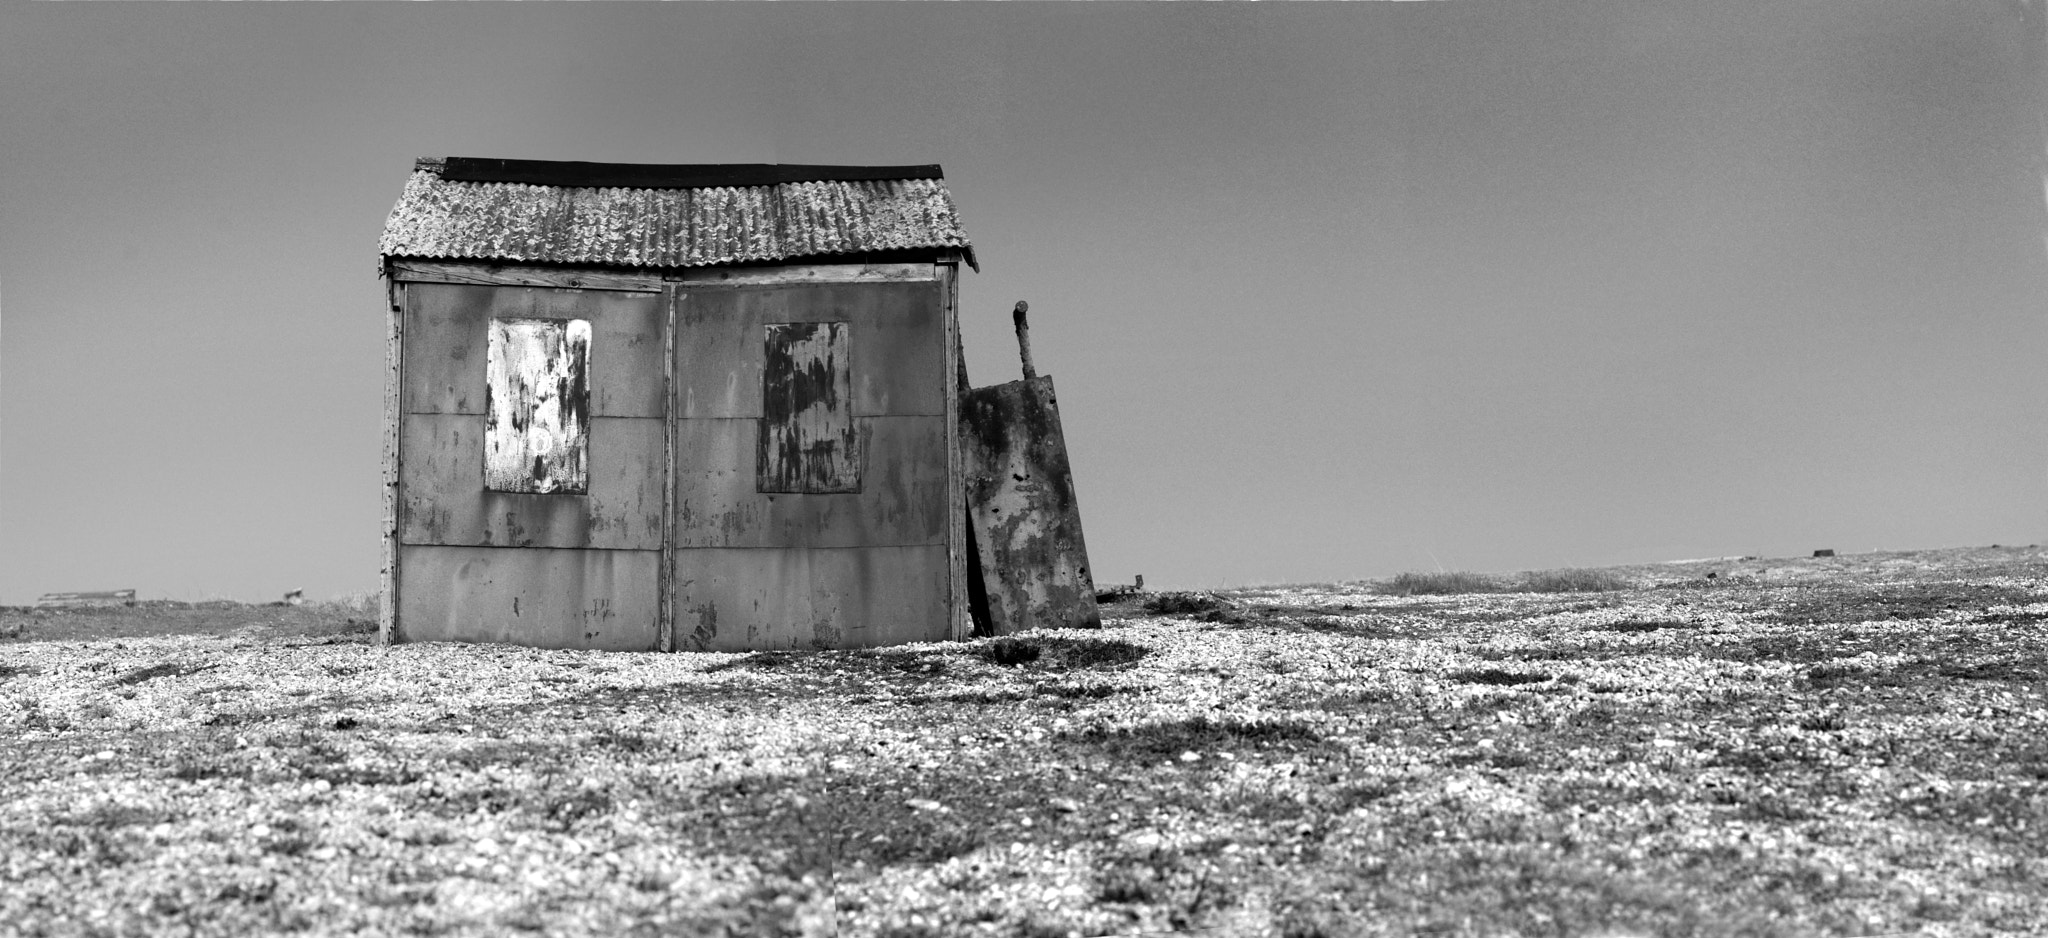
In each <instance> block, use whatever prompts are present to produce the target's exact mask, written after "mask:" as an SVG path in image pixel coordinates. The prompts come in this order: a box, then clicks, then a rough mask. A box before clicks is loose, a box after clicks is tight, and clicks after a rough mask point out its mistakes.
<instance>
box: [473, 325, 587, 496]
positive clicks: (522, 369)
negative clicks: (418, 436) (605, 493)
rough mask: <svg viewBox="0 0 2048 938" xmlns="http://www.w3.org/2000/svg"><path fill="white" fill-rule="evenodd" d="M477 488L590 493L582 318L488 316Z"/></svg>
mask: <svg viewBox="0 0 2048 938" xmlns="http://www.w3.org/2000/svg"><path fill="white" fill-rule="evenodd" d="M489 356H490V357H489V363H488V365H487V367H486V370H487V372H488V375H489V377H488V380H487V382H486V388H485V395H486V400H485V408H484V415H485V416H484V488H485V489H487V490H489V491H493V492H520V493H530V494H535V495H547V494H566V495H583V494H586V493H588V492H589V491H590V467H589V460H590V321H589V320H587V319H493V320H491V329H490V353H489Z"/></svg>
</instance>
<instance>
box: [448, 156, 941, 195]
mask: <svg viewBox="0 0 2048 938" xmlns="http://www.w3.org/2000/svg"><path fill="white" fill-rule="evenodd" d="M413 165H414V168H415V169H418V170H426V171H429V172H437V173H439V174H440V176H441V178H442V179H445V180H448V181H450V182H516V183H525V184H527V185H534V186H564V187H569V188H577V189H716V188H725V187H733V188H739V187H745V186H773V185H780V184H782V183H791V182H847V181H861V180H881V179H944V178H945V176H946V174H945V171H944V170H943V169H940V168H939V165H938V164H937V163H928V164H925V165H922V166H807V165H800V164H795V163H683V164H657V163H584V162H573V161H560V160H500V159H484V158H479V157H467V156H451V157H447V158H446V159H432V158H428V159H422V160H419V161H418V162H416V163H414V164H413Z"/></svg>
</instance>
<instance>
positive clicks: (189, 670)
mask: <svg viewBox="0 0 2048 938" xmlns="http://www.w3.org/2000/svg"><path fill="white" fill-rule="evenodd" d="M217 667H219V665H213V664H208V665H186V664H178V663H176V662H171V661H166V662H164V663H162V664H153V665H150V666H148V667H146V668H136V669H135V670H133V671H130V672H128V673H126V674H123V675H121V676H120V677H117V678H115V679H114V680H113V683H114V684H116V685H128V684H140V683H142V682H144V681H153V680H155V679H157V678H160V677H182V676H184V675H187V674H196V673H198V672H200V671H210V670H212V669H214V668H217Z"/></svg>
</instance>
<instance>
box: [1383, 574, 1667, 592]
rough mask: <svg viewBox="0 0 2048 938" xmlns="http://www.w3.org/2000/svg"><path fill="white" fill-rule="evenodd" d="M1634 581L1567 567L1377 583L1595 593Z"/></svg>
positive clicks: (1401, 587)
mask: <svg viewBox="0 0 2048 938" xmlns="http://www.w3.org/2000/svg"><path fill="white" fill-rule="evenodd" d="M1633 588H1634V584H1633V583H1630V582H1629V581H1628V580H1627V579H1626V578H1624V577H1623V576H1621V575H1620V574H1618V573H1615V572H1613V571H1611V570H1592V569H1581V568H1569V569H1564V570H1538V571H1535V572H1533V573H1525V574H1522V575H1521V576H1520V577H1518V578H1507V577H1498V576H1489V575H1487V574H1484V573H1468V572H1465V571H1463V570H1448V571H1445V570H1440V571H1437V572H1436V573H1403V574H1399V575H1397V576H1395V577H1394V578H1393V579H1391V580H1387V581H1385V582H1382V583H1380V584H1379V585H1378V587H1377V589H1376V591H1377V592H1379V593H1381V594H1383V595H1387V596H1457V595H1462V594H1466V593H1596V592H1609V591H1613V590H1625V589H1633Z"/></svg>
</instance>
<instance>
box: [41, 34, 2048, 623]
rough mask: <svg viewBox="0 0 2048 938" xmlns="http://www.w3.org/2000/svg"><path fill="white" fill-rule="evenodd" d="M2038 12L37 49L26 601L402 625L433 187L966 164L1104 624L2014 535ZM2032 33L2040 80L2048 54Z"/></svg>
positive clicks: (966, 214)
mask: <svg viewBox="0 0 2048 938" xmlns="http://www.w3.org/2000/svg"><path fill="white" fill-rule="evenodd" d="M2029 41H2030V40H2029V38H2028V36H2027V35H2026V33H2025V31H2024V30H2022V29H2021V27H2020V21H2019V15H2018V6H2017V4H2016V3H2013V2H1982V3H1961V4H1928V3H1923V2H1865V0H1856V2H1818V3H1796V4H1793V3H1771V4H1747V3H1706V4H1701V3H1688V4H1656V3H1652V4H1644V3H1613V4H1607V3H1601V4H1586V3H1571V4H1526V5H1524V4H1492V3H1460V4H1343V5H1305V6H1285V7H1279V6H1256V7H1253V6H1214V5H1199V6H1192V5H1190V6H1180V5H1123V6H1102V5H1072V6H1068V5H1023V6H1014V5H993V6H981V5H950V4H931V5H925V4H887V5H870V4H860V5H850V6H818V5H805V6H787V5H773V6H769V5H738V6H732V5H695V4H687V5H674V6H671V5H658V6H656V5H618V6H602V5H600V6H590V5H580V4H579V5H560V6H553V5H550V6H525V7H499V6H490V7H486V6H477V5H466V4H465V5H363V6H358V5H325V4H317V5H316V4H308V5H300V4H284V5H274V6H272V5H265V6H244V5H221V6H194V5H180V4H174V5H161V6H156V5H67V4H38V5H21V4H9V5H6V6H4V7H0V153H4V154H5V157H6V162H5V164H4V165H0V219H4V223H0V303H4V306H0V317H4V319H0V434H4V436H0V602H6V603H17V602H25V601H29V600H32V599H33V598H34V597H35V595H36V594H38V593H40V592H43V591H47V590H62V589H97V588H116V587H135V588H138V589H140V590H142V592H143V594H144V595H145V596H172V597H178V598H200V597H203V596H207V595H224V596H230V597H234V598H244V599H269V598H274V597H275V596H276V595H277V594H279V593H281V592H282V591H284V590H285V589H288V588H292V587H303V588H305V589H306V590H307V592H308V594H309V595H313V596H316V597H318V596H325V595H330V594H334V593H338V592H343V591H349V590H363V589H370V588H373V587H374V586H375V583H376V563H377V522H378V516H379V511H380V501H379V489H378V470H377V467H378V457H379V448H378V447H379V443H380V432H379V426H380V421H381V418H382V410H381V408H382V383H381V382H382V378H383V354H384V350H383V333H382V324H383V313H382V305H381V304H382V296H381V290H380V286H379V283H378V281H377V280H376V278H375V263H376V241H377V234H378V231H379V230H380V229H381V226H382V223H383V219H384V216H385V214H386V213H387V212H388V211H389V210H390V208H391V205H392V203H393V202H394V201H395V200H396V199H397V197H398V193H399V189H400V187H401V186H402V185H403V183H404V181H405V177H406V174H407V172H408V171H409V169H410V167H411V161H412V160H413V158H415V157H418V156H447V155H456V156H494V157H512V158H524V159H573V160H592V161H611V162H652V163H687V162H786V163H877V164H905V163H925V162H938V163H942V164H944V166H945V168H946V172H947V178H948V181H949V184H950V186H951V187H952V190H953V193H954V197H955V199H956V201H957V203H958V205H959V208H960V211H961V214H962V217H963V219H964V221H965V224H966V226H967V230H968V233H969V235H970V236H971V237H972V238H973V239H974V241H975V244H976V248H977V251H978V253H979V254H980V256H981V258H982V259H983V262H984V273H982V274H980V275H969V276H967V277H966V278H965V282H964V284H963V286H962V291H961V293H962V302H963V306H964V307H965V313H964V326H963V328H964V330H965V336H966V346H967V349H966V350H967V359H968V366H969V369H970V371H971V373H972V376H973V378H974V380H975V383H977V384H989V383H995V382H997V381H1001V380H1008V379H1011V378H1014V377H1015V376H1016V374H1017V359H1016V354H1015V344H1014V342H1013V340H1012V337H1011V335H1010V330H1009V323H1008V316H1007V312H1008V310H1009V308H1010V306H1011V305H1012V304H1013V303H1014V302H1015V301H1016V300H1018V299H1026V300H1029V301H1030V302H1031V306H1032V311H1033V322H1034V327H1035V328H1034V332H1033V340H1034V342H1033V344H1034V352H1035V357H1036V359H1037V363H1038V366H1039V369H1040V370H1041V371H1042V372H1044V373H1047V374H1050V375H1052V376H1053V377H1054V378H1055V379H1056V381H1057V382H1058V386H1059V390H1060V403H1061V407H1062V410H1063V413H1064V416H1065V418H1066V431H1067V438H1068V443H1069V446H1070V448H1071V450H1072V455H1073V460H1074V466H1075V471H1076V475H1077V483H1078V488H1079V493H1080V498H1081V507H1082V513H1083V518H1084V521H1085V522H1086V525H1087V532H1088V539H1089V547H1090V549H1091V553H1092V554H1093V560H1094V564H1095V568H1096V572H1097V576H1098V579H1100V580H1102V581H1104V582H1111V581H1127V580H1128V579H1129V578H1130V576H1131V575H1132V574H1134V573H1143V574H1145V575H1146V578H1147V582H1148V584H1151V585H1181V586H1215V585H1219V584H1223V583H1226V582H1227V583H1230V584H1238V583H1244V582H1256V581H1274V580H1305V579H1331V578H1349V577H1360V576H1378V575H1387V574H1391V573H1394V572H1398V571H1400V570H1408V569H1426V568H1430V567H1432V566H1434V565H1436V564H1437V563H1439V562H1440V563H1441V564H1442V565H1444V566H1445V567H1451V568H1463V569H1479V570H1485V569H1517V568H1530V567H1549V566H1564V565H1584V564H1601V563H1613V562H1629V561H1643V560H1658V559H1671V558H1679V557H1697V556H1713V555H1724V554H1737V553H1752V554H1765V555H1773V554H1791V553H1804V552H1807V551H1809V550H1811V549H1813V548H1816V547H1830V548H1835V549H1837V550H1841V551H1844V552H1847V551H1860V550H1870V549H1884V548H1912V547H1938V546H1950V545H1962V544H1985V543H1992V542H2000V543H2027V542H2033V541H2039V540H2043V539H2044V533H2048V532H2044V527H2048V512H2044V509H2048V487H2044V484H2043V483H2044V481H2048V479H2044V477H2043V469H2042V467H2043V466H2048V458H2044V457H2048V433H2044V428H2048V422H2044V420H2043V419H2042V417H2041V416H2040V413H2041V402H2042V401H2043V400H2044V391H2048V369H2044V368H2042V367H2041V366H2040V364H2039V362H2040V360H2041V357H2042V351H2043V347H2044V344H2043V339H2044V338H2048V335H2044V321H2043V316H2042V312H2043V310H2044V305H2048V277H2044V274H2048V261H2044V253H2043V241H2042V237H2043V215H2044V211H2043V206H2042V183H2041V179H2040V177H2039V175H2038V171H2037V169H2036V161H2037V160H2038V159H2039V158H2040V154H2041V144H2042V141H2041V140H2040V129H2039V128H2040V124H2039V122H2038V118H2037V115H2038V113H2039V112H2040V110H2041V108H2042V107H2043V106H2044V104H2048V101H2044V99H2043V95H2042V94H2041V91H2040V89H2041V87H2042V85H2041V82H2040V79H2039V76H2038V75H2034V74H2032V73H2031V72H2029V70H2028V69H2029V65H2028V60H2027V55H2026V43H2027V42H2029ZM2032 41H2038V38H2037V39H2035V40H2032Z"/></svg>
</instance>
